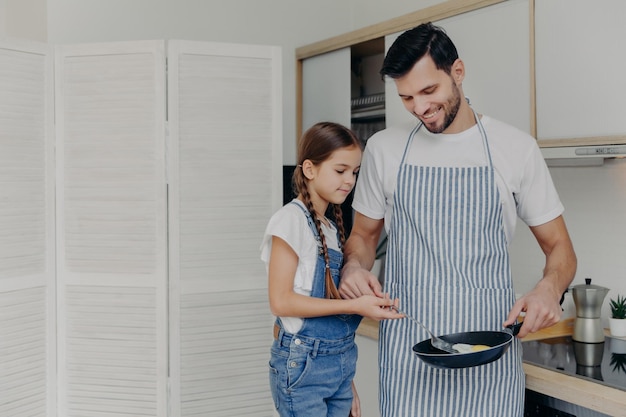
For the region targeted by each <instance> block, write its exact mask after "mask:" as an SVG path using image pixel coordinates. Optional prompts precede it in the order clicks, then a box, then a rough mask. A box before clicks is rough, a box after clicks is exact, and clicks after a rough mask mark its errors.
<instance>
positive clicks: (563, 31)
mask: <svg viewBox="0 0 626 417" xmlns="http://www.w3.org/2000/svg"><path fill="white" fill-rule="evenodd" d="M625 8H626V6H625V5H624V4H623V2H621V1H619V0H605V1H603V2H602V7H597V5H594V4H591V3H590V2H586V1H584V0H575V1H569V0H557V1H549V2H548V1H541V2H538V1H536V0H509V1H498V0H489V1H481V0H472V1H461V0H451V1H445V2H442V3H439V4H436V5H433V6H430V7H427V8H424V9H421V10H418V11H416V12H413V13H409V14H407V15H403V16H399V17H397V18H395V19H391V20H387V21H384V22H380V23H378V24H375V25H372V26H368V27H364V28H361V29H358V30H355V31H352V32H349V33H346V34H343V35H340V36H336V37H333V38H329V39H326V40H323V41H320V42H316V43H314V44H310V45H305V46H302V47H300V48H298V49H297V50H296V57H297V59H298V61H299V63H300V64H302V65H299V66H298V69H299V70H300V72H299V74H298V75H299V79H301V80H302V82H303V83H306V82H307V80H306V78H307V77H308V75H306V74H303V73H302V71H301V70H302V67H304V66H306V65H307V64H306V63H307V61H309V60H310V59H314V58H316V57H317V56H319V55H321V54H328V53H330V52H332V51H337V50H340V49H345V48H349V47H351V46H353V45H357V44H360V43H362V42H367V41H371V40H374V39H379V38H381V37H384V38H385V48H388V47H389V45H390V44H391V43H392V42H393V40H394V39H395V38H396V37H397V36H398V35H399V34H400V33H402V32H404V31H405V30H407V29H410V28H412V27H414V26H416V25H418V24H419V23H422V22H427V21H433V22H435V23H437V24H439V25H441V26H443V27H444V28H445V29H446V30H447V31H448V33H449V34H450V35H451V37H452V39H453V40H454V41H455V43H456V44H457V47H458V49H459V53H460V56H461V58H462V59H463V60H464V61H465V63H466V69H467V75H466V79H465V81H464V90H465V93H466V95H467V96H468V98H469V99H470V102H471V104H472V105H473V106H474V107H475V108H476V110H478V111H479V112H481V113H485V114H488V115H490V116H493V117H495V118H497V119H500V120H503V121H505V122H508V123H510V124H511V125H513V126H515V127H518V128H519V129H521V130H523V131H526V132H528V133H530V134H531V135H532V136H534V137H536V138H537V139H538V143H539V146H540V147H561V146H582V145H602V144H623V143H626V136H625V135H626V133H625V132H626V126H625V125H624V122H623V118H622V117H620V114H619V109H620V102H619V97H620V96H619V92H620V91H623V90H624V87H626V86H624V85H623V83H624V81H623V80H622V77H620V73H619V68H621V67H623V65H622V64H623V58H622V56H621V55H620V54H619V53H615V51H616V50H618V49H619V47H618V45H617V44H616V42H617V40H618V39H623V38H624V36H625V35H626V33H625V31H626V29H624V27H623V25H622V24H621V23H620V21H619V17H620V16H623V15H624V13H625V12H626V10H625ZM581 27H585V28H589V30H584V31H581V30H580V28H581ZM323 70H324V69H321V68H320V69H318V71H323ZM333 75H334V74H333ZM316 76H317V77H322V75H321V74H318V75H316ZM330 76H332V75H330V74H326V77H330ZM396 95H397V92H396V91H395V86H394V84H393V82H387V83H386V86H385V100H386V105H385V106H386V112H385V117H386V125H387V126H391V125H398V124H406V123H414V120H413V118H412V117H411V115H410V114H407V112H406V110H404V108H403V107H402V104H401V102H400V100H397V99H396ZM310 99H311V98H310V97H307V92H306V91H305V90H304V89H302V90H299V96H298V98H297V102H298V103H300V104H299V108H300V110H301V111H300V114H299V115H298V117H299V119H298V122H299V123H298V126H300V127H302V120H303V119H307V118H309V119H308V123H310V118H311V117H313V118H315V115H313V114H307V113H308V111H307V109H308V108H310V107H311V105H310V104H307V106H303V105H302V101H305V102H308V101H309V100H310Z"/></svg>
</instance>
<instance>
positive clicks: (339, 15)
mask: <svg viewBox="0 0 626 417" xmlns="http://www.w3.org/2000/svg"><path fill="white" fill-rule="evenodd" d="M0 1H2V0H0ZM4 1H9V2H10V1H25V0H4ZM28 1H40V2H44V1H45V0H28ZM435 3H438V2H437V1H435V0H418V1H409V0H387V1H385V2H380V1H378V0H350V1H346V0H342V1H335V0H316V1H305V0H265V1H259V0H230V1H218V0H132V1H128V0H89V1H85V0H47V9H48V13H47V15H48V20H47V23H48V41H49V42H50V43H54V44H59V43H81V42H104V41H119V40H136V39H188V40H208V41H216V42H234V43H251V44H266V45H279V46H282V48H283V77H284V81H283V106H284V118H283V120H284V122H283V132H284V143H285V145H284V156H283V160H284V162H285V164H294V163H295V143H296V138H295V135H296V127H295V121H296V110H295V97H296V93H295V92H296V79H295V73H296V69H295V63H296V59H295V49H296V48H297V47H300V46H303V45H307V44H310V43H313V42H317V41H320V40H323V39H326V38H329V37H332V36H336V35H340V34H343V33H346V32H350V31H352V30H355V29H359V28H361V27H364V26H368V25H371V24H374V23H377V22H380V21H383V20H387V19H391V18H393V17H397V16H400V15H403V14H406V13H409V12H413V11H415V10H419V9H422V8H424V7H427V6H430V5H432V4H435ZM241 108H242V115H243V116H245V112H246V105H245V103H242V104H241Z"/></svg>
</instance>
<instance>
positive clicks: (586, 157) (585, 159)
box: [541, 144, 626, 167]
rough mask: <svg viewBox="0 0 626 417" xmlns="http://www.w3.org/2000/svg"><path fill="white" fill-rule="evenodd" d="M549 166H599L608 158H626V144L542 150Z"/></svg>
mask: <svg viewBox="0 0 626 417" xmlns="http://www.w3.org/2000/svg"><path fill="white" fill-rule="evenodd" d="M541 153H542V154H543V157H544V159H545V160H546V163H547V164H548V166H553V167H554V166H598V165H602V164H604V160H605V159H607V158H626V144H623V145H585V146H563V147H554V148H551V147H548V148H541Z"/></svg>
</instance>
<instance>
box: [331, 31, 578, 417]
mask: <svg viewBox="0 0 626 417" xmlns="http://www.w3.org/2000/svg"><path fill="white" fill-rule="evenodd" d="M381 74H382V75H383V76H387V77H390V78H392V79H393V80H394V82H395V84H396V87H397V91H398V95H399V96H400V99H401V100H402V102H403V103H404V106H405V107H406V109H407V110H408V111H409V112H411V113H412V114H413V115H414V116H415V117H417V119H418V124H417V126H416V127H415V128H413V129H412V130H403V129H399V128H388V129H386V130H383V131H381V132H379V133H377V134H376V135H374V136H373V137H372V138H370V140H369V141H368V144H367V147H366V150H365V153H364V156H363V162H362V165H361V172H360V176H359V180H358V181H357V188H356V195H355V198H354V202H353V207H354V209H355V211H356V216H355V222H354V226H353V229H352V232H351V235H350V238H349V240H348V242H347V244H346V247H345V259H346V262H345V265H344V267H343V271H342V274H343V278H342V281H341V282H342V283H341V286H340V289H339V290H340V293H341V295H342V296H343V297H345V298H351V297H357V296H359V295H361V294H372V293H374V294H376V295H378V296H381V297H382V296H387V295H389V296H391V297H392V298H396V297H397V298H399V303H400V304H399V305H400V308H401V309H402V310H403V311H404V312H405V313H406V314H407V315H410V316H412V317H415V318H417V319H418V320H420V321H422V322H423V323H424V324H425V325H426V326H427V327H429V328H430V330H431V331H433V333H435V334H439V335H444V334H449V333H457V332H467V331H476V330H492V331H493V330H498V329H500V328H502V326H503V325H504V326H506V325H509V324H513V323H514V322H515V321H516V319H517V317H518V316H519V314H520V313H521V312H525V313H526V314H525V319H524V325H523V326H522V328H521V329H520V332H519V335H518V336H519V337H523V336H525V335H527V334H528V333H529V332H536V331H537V330H539V329H542V328H544V327H548V326H551V325H553V324H555V323H557V322H558V320H559V319H560V315H561V308H560V305H559V301H560V298H561V295H562V294H563V292H564V291H565V290H566V288H567V286H568V285H569V284H570V282H571V281H572V279H573V277H574V273H575V271H576V256H575V254H574V250H573V247H572V243H571V240H570V238H569V235H568V232H567V228H566V226H565V222H564V220H563V217H562V216H561V214H562V212H563V210H564V209H563V205H562V204H561V202H560V200H559V197H558V195H557V192H556V190H555V188H554V185H553V183H552V179H551V177H550V173H549V171H548V169H547V167H546V165H545V162H544V160H543V158H542V156H541V152H540V151H539V148H538V147H537V144H536V142H535V140H534V139H533V138H532V137H531V136H530V135H528V134H526V133H523V132H521V131H519V130H517V129H515V128H513V127H511V126H508V125H506V124H504V123H502V122H499V121H497V120H494V119H492V118H489V117H488V116H484V115H478V114H476V113H475V112H474V111H473V110H472V108H471V107H470V105H469V104H468V102H467V101H466V100H465V98H464V97H465V96H464V94H463V87H462V82H463V78H464V76H465V67H464V64H463V61H461V60H460V59H459V58H458V55H457V51H456V48H455V46H454V44H453V43H452V41H451V40H450V39H449V38H448V36H447V35H446V34H445V32H444V31H443V30H442V29H441V28H438V27H437V26H434V25H432V24H430V23H428V24H422V25H420V26H418V27H416V28H414V29H411V30H409V31H407V32H405V33H404V34H402V35H401V36H400V37H398V39H397V40H396V41H395V42H394V44H393V45H392V46H391V48H390V49H389V51H388V53H387V55H386V57H385V60H384V63H383V68H382V70H381ZM517 217H519V218H520V219H521V220H522V221H524V222H525V223H526V224H527V225H528V226H529V227H530V229H531V231H532V233H533V234H534V236H535V238H536V239H537V242H538V243H539V246H540V247H541V249H542V251H543V252H544V253H545V256H546V263H545V268H544V271H543V277H542V278H541V279H540V280H539V282H538V283H537V284H536V286H535V287H534V289H533V290H532V291H530V292H529V293H528V294H526V295H524V296H522V297H521V298H520V299H519V300H517V301H516V300H515V292H514V290H513V283H512V278H511V271H510V263H509V255H508V245H509V242H510V241H511V238H512V235H513V233H514V230H515V222H516V219H517ZM383 226H384V227H385V230H386V232H387V234H388V235H389V242H388V245H389V246H388V250H387V258H386V270H385V289H384V291H382V289H381V286H380V284H379V283H378V281H377V279H376V277H374V276H373V275H372V274H371V273H369V272H368V270H369V268H370V267H371V266H372V263H373V261H374V253H375V249H376V244H377V242H378V239H379V237H380V233H381V231H382V228H383ZM426 338H427V335H426V333H425V332H424V331H422V330H421V329H420V328H418V326H416V325H415V324H414V323H412V322H411V321H410V320H389V321H383V322H381V324H380V356H379V359H380V407H381V415H382V417H409V416H411V417H413V416H433V417H434V416H436V417H446V416H450V417H452V416H454V417H462V416H467V417H489V416H493V417H503V416H507V417H517V416H519V417H521V416H522V415H523V398H524V373H523V369H522V359H521V356H522V355H521V344H520V342H519V340H517V339H515V340H514V341H513V343H512V345H511V347H510V349H509V350H508V351H507V353H506V354H505V355H504V356H503V357H502V358H500V359H499V360H497V361H495V362H492V363H490V364H487V365H483V366H477V367H473V368H463V369H443V370H442V369H437V368H433V367H429V366H428V365H426V364H424V363H423V362H422V361H420V360H419V359H417V357H416V356H415V355H413V354H412V352H411V347H412V346H413V345H414V344H415V343H417V342H418V341H420V340H423V339H426Z"/></svg>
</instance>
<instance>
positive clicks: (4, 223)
mask: <svg viewBox="0 0 626 417" xmlns="http://www.w3.org/2000/svg"><path fill="white" fill-rule="evenodd" d="M51 77H52V53H51V48H49V47H48V46H47V45H41V44H34V43H29V42H22V41H6V40H5V41H1V42H0V416H11V417H26V416H28V417H33V416H41V417H43V416H46V415H51V414H50V413H52V412H54V407H55V402H54V398H55V392H54V385H55V384H54V371H55V341H54V338H55V334H54V329H55V322H54V308H55V305H54V302H55V299H54V163H53V156H54V155H53V152H54V147H53V145H54V142H53V140H52V139H53V137H52V117H53V103H52V97H53V95H52V85H53V84H52V79H51Z"/></svg>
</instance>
